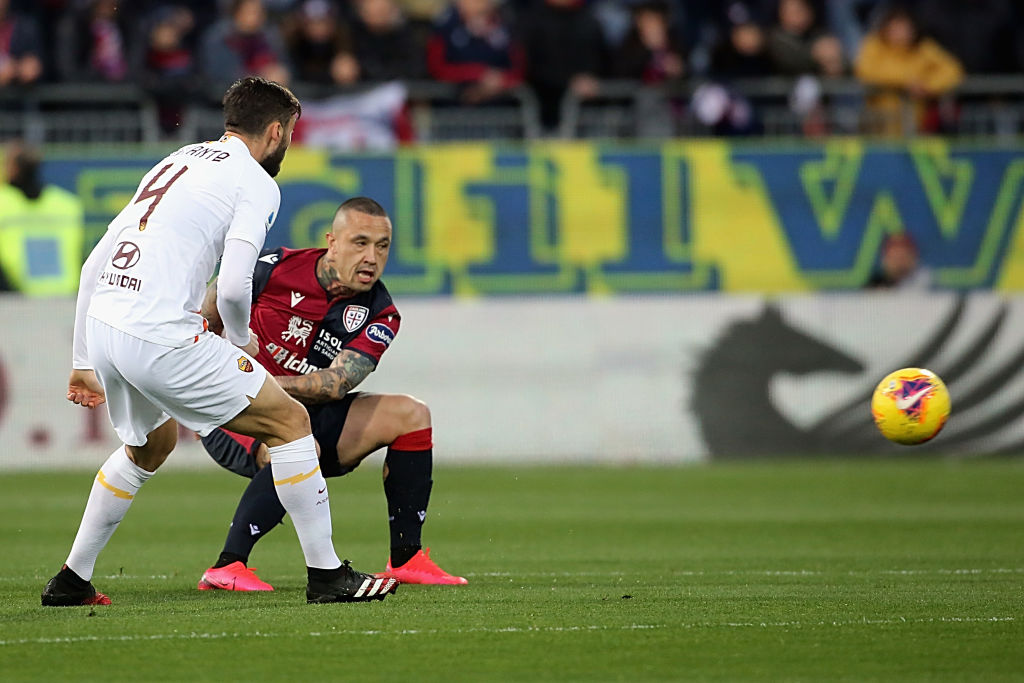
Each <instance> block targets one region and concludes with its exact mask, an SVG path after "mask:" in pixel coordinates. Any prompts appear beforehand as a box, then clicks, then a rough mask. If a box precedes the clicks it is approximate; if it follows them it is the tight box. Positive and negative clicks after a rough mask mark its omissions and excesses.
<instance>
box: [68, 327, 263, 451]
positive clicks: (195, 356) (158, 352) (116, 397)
mask: <svg viewBox="0 0 1024 683" xmlns="http://www.w3.org/2000/svg"><path fill="white" fill-rule="evenodd" d="M86 339H87V340H88V344H89V360H91V361H92V363H93V368H94V370H95V371H96V376H97V378H99V381H100V383H101V384H102V385H103V390H104V392H105V393H106V395H107V404H106V405H107V414H108V415H109V416H110V422H111V424H112V425H114V430H115V431H116V432H117V435H118V436H119V437H121V440H122V441H124V442H125V443H126V444H128V445H129V446H142V445H145V443H146V437H147V435H148V434H149V433H150V432H152V431H153V430H154V429H156V428H157V427H159V426H160V425H162V424H163V423H164V422H166V421H167V420H168V418H169V417H173V418H174V419H175V420H177V422H178V424H182V425H184V426H186V427H188V428H189V429H193V430H195V431H197V432H199V434H200V436H206V435H207V434H209V433H210V432H211V431H213V430H214V429H215V428H217V427H219V426H221V425H222V424H224V423H226V422H228V421H230V420H231V419H232V418H233V417H235V416H236V415H238V414H239V413H240V412H242V411H243V410H245V409H246V408H247V407H249V403H250V401H249V398H254V397H255V396H256V394H258V393H259V391H260V388H262V387H263V382H264V381H266V378H267V371H266V370H265V369H264V368H263V366H262V365H260V364H259V363H257V362H256V360H255V359H254V358H252V357H251V356H249V355H248V354H247V353H245V352H244V351H242V350H241V349H239V348H238V347H237V346H235V345H234V344H232V343H231V342H229V341H228V340H226V339H224V338H222V337H219V336H217V335H215V334H213V333H210V332H206V333H204V334H201V335H199V339H198V340H197V341H196V343H194V344H189V345H188V346H182V347H179V348H175V347H172V346H163V345H161V344H154V343H152V342H147V341H143V340H142V339H139V338H138V337H133V336H132V335H130V334H128V333H126V332H122V331H121V330H118V329H116V328H113V327H111V326H109V325H107V324H106V323H103V322H100V321H99V320H96V319H95V318H88V319H87V323H86Z"/></svg>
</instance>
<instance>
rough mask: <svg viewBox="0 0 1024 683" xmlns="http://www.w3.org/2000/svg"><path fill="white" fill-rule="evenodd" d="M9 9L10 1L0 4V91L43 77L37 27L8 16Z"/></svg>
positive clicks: (4, 0) (1, 1)
mask: <svg viewBox="0 0 1024 683" xmlns="http://www.w3.org/2000/svg"><path fill="white" fill-rule="evenodd" d="M9 5H10V2H9V0H0V87H3V86H6V85H14V84H19V85H26V84H28V83H34V82H35V81H37V80H39V77H40V76H42V75H43V60H42V54H43V46H42V41H41V40H40V37H39V27H38V26H37V25H36V23H35V22H34V21H32V19H31V18H29V17H26V16H23V15H21V14H15V13H14V12H11V11H10V9H9Z"/></svg>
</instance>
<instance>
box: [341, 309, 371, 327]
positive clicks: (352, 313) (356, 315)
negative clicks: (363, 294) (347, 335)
mask: <svg viewBox="0 0 1024 683" xmlns="http://www.w3.org/2000/svg"><path fill="white" fill-rule="evenodd" d="M369 315H370V309H368V308H367V307H366V306H355V305H352V306H346V307H345V314H344V315H343V316H342V319H343V320H344V322H345V329H346V330H348V331H349V332H355V331H356V330H358V329H359V328H360V327H361V326H362V324H363V323H365V322H366V318H367V317H368V316H369Z"/></svg>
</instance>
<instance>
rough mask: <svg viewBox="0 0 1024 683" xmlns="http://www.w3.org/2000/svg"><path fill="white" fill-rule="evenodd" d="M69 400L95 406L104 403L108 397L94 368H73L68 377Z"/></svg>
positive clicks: (81, 404)
mask: <svg viewBox="0 0 1024 683" xmlns="http://www.w3.org/2000/svg"><path fill="white" fill-rule="evenodd" d="M68 400H69V401H71V402H72V403H74V404H75V405H80V406H85V407H86V408H95V407H96V406H100V405H103V404H104V403H105V402H106V400H107V397H106V395H105V394H104V393H103V385H101V384H100V382H99V380H98V379H96V373H95V372H93V371H92V370H72V371H71V377H69V378H68Z"/></svg>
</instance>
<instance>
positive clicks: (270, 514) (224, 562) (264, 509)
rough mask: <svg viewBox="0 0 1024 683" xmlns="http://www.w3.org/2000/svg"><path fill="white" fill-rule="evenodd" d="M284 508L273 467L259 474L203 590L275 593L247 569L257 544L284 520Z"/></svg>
mask: <svg viewBox="0 0 1024 683" xmlns="http://www.w3.org/2000/svg"><path fill="white" fill-rule="evenodd" d="M284 514H285V510H284V506H283V505H281V501H280V500H278V497H277V491H276V490H275V489H274V475H273V472H272V471H271V469H270V468H269V467H264V468H263V469H261V470H259V471H257V472H256V474H255V475H254V476H253V478H252V481H251V482H249V486H248V487H246V489H245V493H243V494H242V499H241V500H240V501H238V507H237V508H236V509H235V517H234V519H233V520H232V521H231V528H230V529H228V537H227V540H226V541H225V542H224V550H223V551H221V554H220V557H218V558H217V562H216V563H214V565H213V566H212V567H210V568H209V569H207V570H206V571H205V572H203V577H202V578H201V579H200V580H199V586H198V588H199V590H213V589H221V590H231V591H272V590H274V587H273V586H271V585H270V584H269V583H267V582H265V581H263V580H261V579H260V578H259V577H258V576H256V570H255V569H253V568H251V567H248V566H246V565H247V564H248V562H249V555H250V554H251V553H252V549H253V547H254V546H255V545H256V542H257V541H259V540H260V539H261V538H263V537H264V536H265V535H266V534H267V532H269V531H270V530H271V529H273V528H274V527H276V526H277V525H278V524H280V523H281V520H282V519H284Z"/></svg>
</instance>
